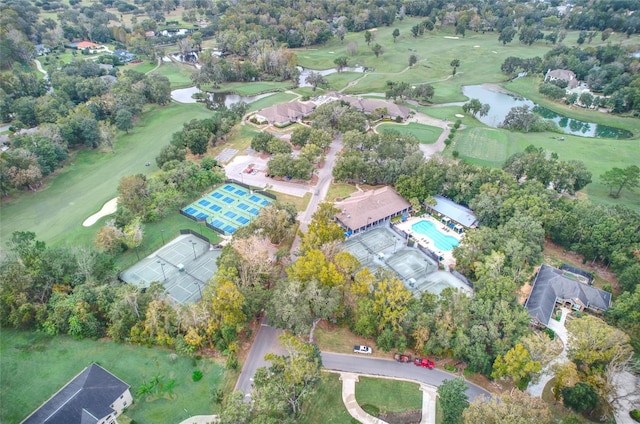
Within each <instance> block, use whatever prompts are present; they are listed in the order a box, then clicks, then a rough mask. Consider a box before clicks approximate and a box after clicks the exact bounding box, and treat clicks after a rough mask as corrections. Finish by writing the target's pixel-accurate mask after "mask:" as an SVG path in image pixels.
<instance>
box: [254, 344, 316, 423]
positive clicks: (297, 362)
mask: <svg viewBox="0 0 640 424" xmlns="http://www.w3.org/2000/svg"><path fill="white" fill-rule="evenodd" d="M279 340H280V344H281V345H282V346H283V347H284V349H285V350H286V351H287V354H286V355H276V354H274V353H268V354H267V355H265V360H267V361H269V362H271V366H270V367H269V368H259V369H258V371H257V372H256V375H255V377H254V384H255V387H256V390H257V392H258V393H257V397H258V398H261V397H262V396H265V395H266V397H267V398H268V399H271V402H279V401H283V402H285V404H286V405H287V406H288V409H289V412H290V414H291V415H293V416H296V415H297V414H298V412H300V408H301V406H302V403H303V402H304V400H305V399H306V398H308V397H309V396H310V395H311V394H312V393H313V392H314V390H315V385H316V383H317V382H318V380H319V379H320V368H321V366H322V361H321V359H320V355H319V351H318V350H317V347H316V346H315V345H311V344H308V343H302V342H300V341H298V340H297V339H296V338H295V337H294V336H291V335H288V334H286V333H285V334H283V335H281V336H280V337H279Z"/></svg>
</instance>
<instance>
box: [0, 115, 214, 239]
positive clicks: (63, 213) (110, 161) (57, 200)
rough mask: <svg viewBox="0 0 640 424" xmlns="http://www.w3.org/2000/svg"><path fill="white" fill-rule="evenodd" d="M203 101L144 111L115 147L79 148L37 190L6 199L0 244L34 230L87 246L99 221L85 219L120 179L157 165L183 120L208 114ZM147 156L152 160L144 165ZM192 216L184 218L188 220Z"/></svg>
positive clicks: (1, 210) (0, 211) (112, 194)
mask: <svg viewBox="0 0 640 424" xmlns="http://www.w3.org/2000/svg"><path fill="white" fill-rule="evenodd" d="M210 114H211V112H209V111H208V110H207V109H206V108H205V107H204V106H202V105H201V104H184V105H182V104H180V105H179V104H175V103H174V104H171V105H169V106H165V107H152V108H150V109H149V110H148V111H147V112H145V113H143V115H142V117H141V119H140V121H139V122H138V124H137V125H136V127H135V128H134V129H133V130H131V131H129V134H128V135H127V134H124V133H121V134H119V136H118V137H117V139H116V143H115V153H101V152H98V151H95V150H81V151H78V152H77V153H76V154H75V156H74V158H73V159H72V160H71V163H70V164H68V165H67V166H65V167H64V168H63V169H62V170H60V171H59V172H58V173H57V175H55V176H53V177H51V178H50V179H48V180H47V183H46V185H45V186H44V187H43V188H41V189H40V190H39V191H37V192H29V193H22V194H20V195H17V196H15V197H13V198H11V199H10V200H2V202H1V203H0V214H1V215H2V225H1V226H0V241H1V245H3V246H4V244H5V243H6V242H7V240H9V238H10V237H11V233H12V232H13V231H33V232H35V233H36V235H37V237H38V239H39V240H42V241H45V242H47V243H49V244H59V243H64V244H69V245H81V246H83V245H84V246H86V245H89V244H91V243H93V239H94V237H95V233H96V231H97V230H98V228H99V227H100V226H99V225H97V224H96V225H93V226H91V227H88V228H85V227H82V222H83V221H84V220H85V219H86V218H87V217H89V216H90V215H92V214H93V213H95V212H97V211H98V210H100V208H102V205H103V204H104V203H105V202H107V201H108V200H110V199H112V198H113V197H115V196H116V194H117V187H118V183H119V182H120V179H121V178H122V177H124V176H127V175H132V174H137V173H142V174H147V175H148V174H151V173H153V172H155V171H157V170H158V169H157V167H156V165H155V160H154V159H155V157H156V155H157V154H158V153H159V152H160V149H162V147H164V146H165V145H167V144H168V143H169V141H170V139H171V134H172V133H173V132H174V131H177V130H178V129H179V128H181V127H182V124H183V122H186V121H188V120H191V119H195V118H205V117H208V116H210ZM146 161H149V162H151V164H152V165H151V166H149V167H146V166H145V165H144V164H145V162H146ZM188 222H189V220H188V219H185V225H187V224H188Z"/></svg>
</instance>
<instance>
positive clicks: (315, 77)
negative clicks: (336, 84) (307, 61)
mask: <svg viewBox="0 0 640 424" xmlns="http://www.w3.org/2000/svg"><path fill="white" fill-rule="evenodd" d="M304 82H305V83H307V84H309V85H311V87H312V89H313V91H316V88H318V86H319V85H326V84H327V80H326V79H325V78H324V77H323V76H322V74H321V73H320V72H309V75H307V78H306V79H305V80H304Z"/></svg>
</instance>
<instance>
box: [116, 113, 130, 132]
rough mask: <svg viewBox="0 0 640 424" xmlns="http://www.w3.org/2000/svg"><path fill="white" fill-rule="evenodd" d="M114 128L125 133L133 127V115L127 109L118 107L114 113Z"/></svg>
mask: <svg viewBox="0 0 640 424" xmlns="http://www.w3.org/2000/svg"><path fill="white" fill-rule="evenodd" d="M116 128H118V129H119V130H120V131H124V132H126V133H127V134H129V130H130V129H131V128H133V115H132V114H131V112H129V111H128V110H127V109H120V110H118V112H117V113H116Z"/></svg>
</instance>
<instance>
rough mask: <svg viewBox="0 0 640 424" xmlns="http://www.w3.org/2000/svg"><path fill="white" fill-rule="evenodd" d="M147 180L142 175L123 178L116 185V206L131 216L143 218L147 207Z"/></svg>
mask: <svg viewBox="0 0 640 424" xmlns="http://www.w3.org/2000/svg"><path fill="white" fill-rule="evenodd" d="M149 201H150V199H149V188H148V186H147V178H146V177H145V176H144V175H142V174H137V175H130V176H128V177H123V178H122V179H121V180H120V184H118V204H119V206H121V207H124V208H126V209H128V210H129V211H130V212H131V213H132V214H134V215H138V216H143V217H144V216H145V215H146V212H147V207H148V206H149Z"/></svg>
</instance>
